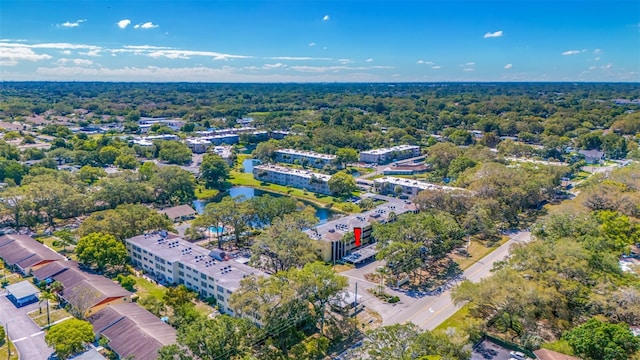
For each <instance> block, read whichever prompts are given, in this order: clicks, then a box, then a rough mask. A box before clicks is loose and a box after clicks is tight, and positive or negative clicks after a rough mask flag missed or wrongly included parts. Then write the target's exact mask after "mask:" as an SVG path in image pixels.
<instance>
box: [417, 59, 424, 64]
mask: <svg viewBox="0 0 640 360" xmlns="http://www.w3.org/2000/svg"><path fill="white" fill-rule="evenodd" d="M416 63H417V64H424V60H418V61H417V62H416Z"/></svg>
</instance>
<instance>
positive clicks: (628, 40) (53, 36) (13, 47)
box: [0, 0, 640, 82]
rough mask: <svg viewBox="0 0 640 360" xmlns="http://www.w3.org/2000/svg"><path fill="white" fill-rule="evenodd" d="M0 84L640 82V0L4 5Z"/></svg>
mask: <svg viewBox="0 0 640 360" xmlns="http://www.w3.org/2000/svg"><path fill="white" fill-rule="evenodd" d="M0 39H1V40H0V79H2V80H99V81H203V82H292V81H293V82H334V81H339V82H344V81H356V82H361V81H365V82H368V81H418V82H422V81H426V82H430V81H634V82H635V81H640V1H638V0H633V1H618V0H610V1H607V0H601V1H595V0H591V1H589V0H586V1H578V0H571V1H566V0H564V1H563V0H559V1H551V0H538V1H523V0H511V1H499V0H491V1H481V0H478V1H474V0H468V1H462V0H448V1H445V0H442V1H430V0H414V1H403V0H395V1H391V0H388V1H375V0H373V1H364V0H342V1H330V0H325V1H314V0H297V1H296V0H287V1H284V0H282V1H280V0H272V1H248V0H225V1H216V0H210V1H205V0H200V1H189V0H182V1H168V0H166V1H142V0H138V1H136V0H129V1H117V0H115V1H101V0H92V1H68V0H67V1H65V0H61V1H44V0H41V1H30V0H2V1H1V2H0Z"/></svg>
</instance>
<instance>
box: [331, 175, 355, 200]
mask: <svg viewBox="0 0 640 360" xmlns="http://www.w3.org/2000/svg"><path fill="white" fill-rule="evenodd" d="M328 185H329V191H331V193H333V194H334V195H337V196H349V195H351V193H352V192H354V191H355V190H356V189H357V187H356V180H355V179H354V178H353V176H351V175H349V174H347V173H346V172H344V171H339V172H337V173H335V174H333V176H331V178H330V179H329V183H328Z"/></svg>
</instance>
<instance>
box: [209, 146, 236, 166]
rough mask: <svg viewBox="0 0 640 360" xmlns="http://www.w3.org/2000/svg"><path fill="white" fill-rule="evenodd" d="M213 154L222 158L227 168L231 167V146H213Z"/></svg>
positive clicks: (232, 159)
mask: <svg viewBox="0 0 640 360" xmlns="http://www.w3.org/2000/svg"><path fill="white" fill-rule="evenodd" d="M211 150H212V152H213V153H214V154H217V155H218V156H220V157H221V158H223V159H224V160H225V161H226V162H227V164H228V165H229V166H233V161H234V158H233V151H232V150H233V148H232V147H231V146H214V147H213V149H211Z"/></svg>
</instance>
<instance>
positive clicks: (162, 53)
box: [121, 49, 251, 60]
mask: <svg viewBox="0 0 640 360" xmlns="http://www.w3.org/2000/svg"><path fill="white" fill-rule="evenodd" d="M136 51H137V52H138V54H141V53H142V50H137V49H133V52H134V53H136ZM121 52H126V50H125V51H121ZM146 55H147V56H150V57H152V58H154V59H157V58H161V57H165V58H168V59H190V58H191V57H192V56H208V57H212V58H213V60H229V59H248V58H251V56H245V55H232V54H223V53H219V52H214V51H193V50H156V51H153V52H150V53H148V54H146Z"/></svg>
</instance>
